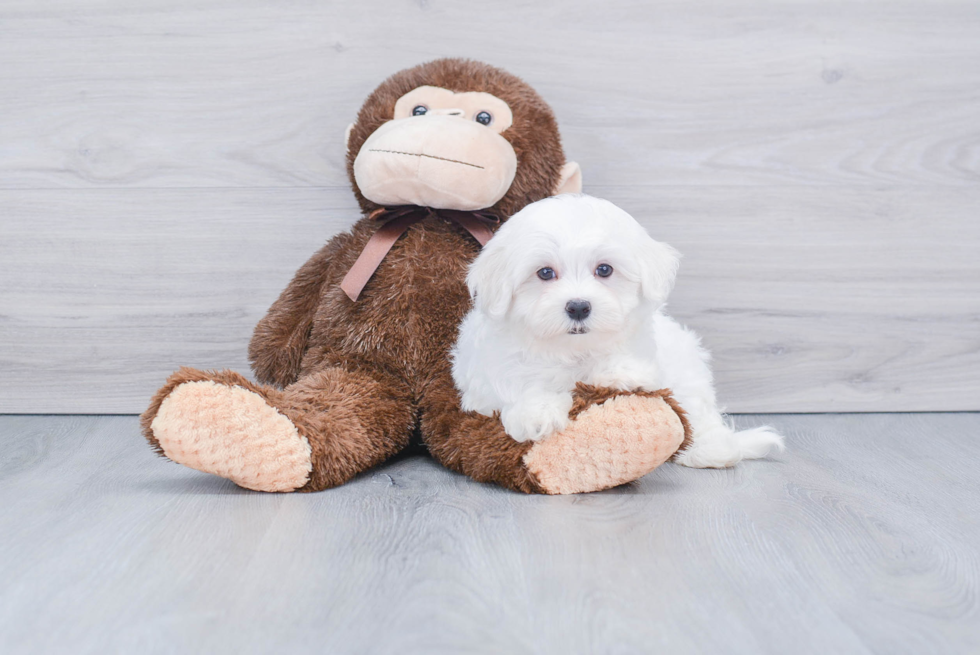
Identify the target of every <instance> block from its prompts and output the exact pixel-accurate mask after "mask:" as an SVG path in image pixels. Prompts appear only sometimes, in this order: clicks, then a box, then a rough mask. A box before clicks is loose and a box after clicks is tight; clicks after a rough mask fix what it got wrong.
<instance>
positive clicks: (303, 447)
mask: <svg viewBox="0 0 980 655" xmlns="http://www.w3.org/2000/svg"><path fill="white" fill-rule="evenodd" d="M150 428H151V430H152V431H153V436H154V437H155V438H156V440H157V441H158V442H159V444H160V448H161V449H162V450H163V454H164V455H166V456H167V457H169V458H170V459H172V460H173V461H175V462H177V463H179V464H183V465H184V466H189V467H190V468H193V469H197V470H198V471H204V472H206V473H213V474H214V475H220V476H221V477H223V478H227V479H229V480H231V481H232V482H234V483H235V484H237V485H239V486H240V487H245V488H246V489H254V490H255V491H293V490H295V489H298V488H299V487H302V486H303V485H304V484H306V481H307V480H308V479H309V476H310V471H312V469H313V467H312V463H311V459H310V444H309V442H308V441H307V440H306V438H305V437H303V436H301V435H300V434H299V433H298V432H297V430H296V426H294V425H293V423H292V421H290V420H289V419H288V418H286V417H285V416H283V415H282V414H280V413H279V411H278V410H276V409H275V408H274V407H272V406H270V405H269V404H268V403H266V401H265V399H264V398H262V396H260V395H259V394H257V393H255V392H253V391H249V390H248V389H243V388H242V387H236V386H228V385H224V384H220V383H216V382H212V381H210V380H204V381H196V382H185V383H183V384H180V385H178V386H177V387H175V388H174V389H173V390H172V391H171V392H170V394H169V395H168V396H167V397H166V398H165V399H164V400H163V402H162V403H161V405H160V409H159V411H158V412H157V415H156V417H155V418H154V419H153V422H152V423H151V425H150Z"/></svg>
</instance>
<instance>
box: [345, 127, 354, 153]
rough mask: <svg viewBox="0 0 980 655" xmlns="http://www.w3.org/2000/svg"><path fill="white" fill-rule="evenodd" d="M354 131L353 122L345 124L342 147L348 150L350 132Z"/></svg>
mask: <svg viewBox="0 0 980 655" xmlns="http://www.w3.org/2000/svg"><path fill="white" fill-rule="evenodd" d="M353 131H354V124H353V123H351V124H350V125H348V126H347V130H346V131H345V132H344V148H345V149H347V150H350V133H351V132H353Z"/></svg>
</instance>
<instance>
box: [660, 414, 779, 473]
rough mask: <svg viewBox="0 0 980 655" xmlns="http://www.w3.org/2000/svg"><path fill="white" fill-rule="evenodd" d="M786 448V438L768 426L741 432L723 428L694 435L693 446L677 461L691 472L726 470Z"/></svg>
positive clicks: (676, 457)
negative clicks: (710, 469) (703, 469)
mask: <svg viewBox="0 0 980 655" xmlns="http://www.w3.org/2000/svg"><path fill="white" fill-rule="evenodd" d="M783 448H784V446H783V437H782V436H781V435H779V434H778V433H777V432H776V431H775V430H773V429H772V428H770V427H769V426H767V425H764V426H761V427H757V428H751V429H749V430H742V431H741V432H735V430H733V429H732V428H730V427H728V426H726V425H720V426H717V427H714V428H711V429H709V430H706V431H703V432H701V433H697V432H695V434H694V439H693V440H692V441H691V445H689V446H688V447H687V448H685V449H684V450H683V451H682V452H679V453H677V455H676V456H675V457H674V461H675V462H677V463H678V464H680V465H682V466H689V467H691V468H699V469H701V468H727V467H729V466H735V465H736V464H738V463H739V462H740V461H742V460H743V459H759V458H761V457H765V456H766V455H768V454H769V452H770V451H771V450H773V449H776V450H783Z"/></svg>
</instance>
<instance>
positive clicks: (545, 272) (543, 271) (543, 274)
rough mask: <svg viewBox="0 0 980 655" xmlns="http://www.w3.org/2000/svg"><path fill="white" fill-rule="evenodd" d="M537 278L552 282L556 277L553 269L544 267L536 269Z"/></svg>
mask: <svg viewBox="0 0 980 655" xmlns="http://www.w3.org/2000/svg"><path fill="white" fill-rule="evenodd" d="M538 277H539V278H541V279H542V280H554V279H555V278H556V277H558V276H557V275H555V269H553V268H548V267H547V266H545V267H544V268H540V269H538Z"/></svg>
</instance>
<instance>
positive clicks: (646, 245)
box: [637, 234, 681, 304]
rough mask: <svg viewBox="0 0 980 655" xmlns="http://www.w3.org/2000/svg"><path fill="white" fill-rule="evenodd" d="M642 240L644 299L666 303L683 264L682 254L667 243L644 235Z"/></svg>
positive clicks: (642, 289) (641, 260)
mask: <svg viewBox="0 0 980 655" xmlns="http://www.w3.org/2000/svg"><path fill="white" fill-rule="evenodd" d="M644 237H645V238H643V239H641V240H640V243H639V244H638V246H639V252H638V253H637V255H638V258H639V261H640V290H641V293H643V297H644V298H646V299H647V300H652V301H654V302H658V303H661V304H662V303H664V302H666V300H667V296H668V295H670V290H671V289H673V288H674V278H675V277H677V267H678V266H680V263H681V254H680V253H679V252H677V251H676V250H674V248H673V247H671V246H669V245H667V244H666V243H660V242H659V241H655V240H654V239H653V238H651V237H650V236H649V235H646V234H644Z"/></svg>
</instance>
